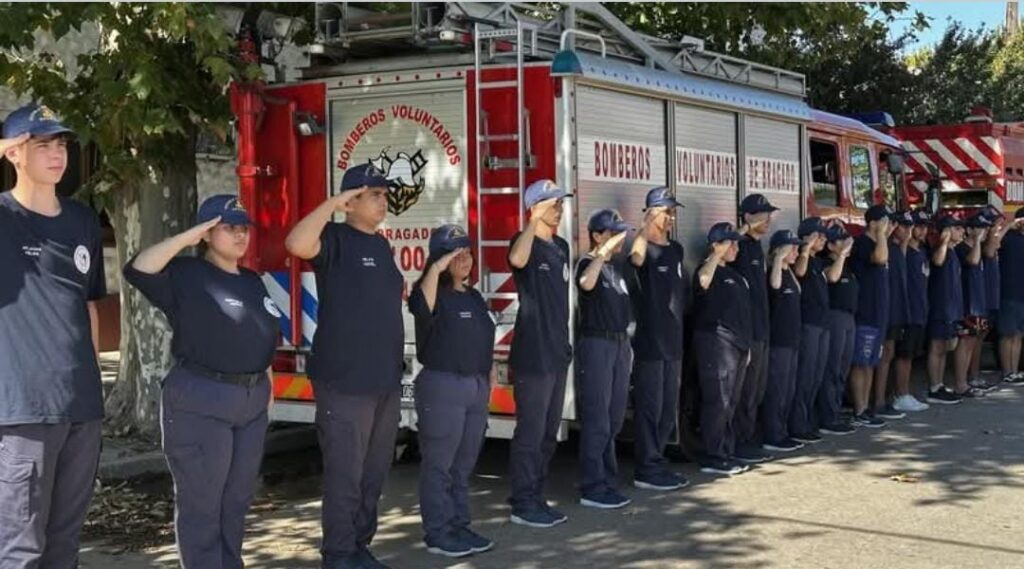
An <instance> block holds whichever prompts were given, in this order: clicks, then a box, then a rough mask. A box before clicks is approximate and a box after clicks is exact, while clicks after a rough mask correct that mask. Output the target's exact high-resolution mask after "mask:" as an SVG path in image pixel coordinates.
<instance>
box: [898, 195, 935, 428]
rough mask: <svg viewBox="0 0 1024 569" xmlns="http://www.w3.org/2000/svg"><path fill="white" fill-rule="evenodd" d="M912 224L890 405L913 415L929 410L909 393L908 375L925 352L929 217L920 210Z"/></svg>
mask: <svg viewBox="0 0 1024 569" xmlns="http://www.w3.org/2000/svg"><path fill="white" fill-rule="evenodd" d="M910 216H911V218H912V220H913V222H914V225H913V227H912V228H911V229H910V240H909V241H907V249H906V254H907V307H908V318H907V327H906V329H905V330H904V332H903V338H902V339H901V340H900V341H898V342H896V346H895V352H896V353H895V356H896V399H895V400H893V403H892V406H893V408H894V409H896V410H897V411H903V412H908V411H909V412H916V411H924V410H926V409H928V404H927V403H922V402H921V401H919V400H918V399H917V398H916V397H914V396H913V395H911V393H910V372H911V371H912V368H913V362H914V358H915V357H917V355H918V354H920V353H921V352H922V351H923V350H924V345H925V326H926V325H927V324H928V274H929V271H930V266H931V263H930V261H929V259H928V249H927V244H926V242H925V239H926V238H927V237H928V228H929V226H930V225H931V216H930V215H928V212H927V211H925V210H923V209H916V210H914V211H912V212H911V213H910Z"/></svg>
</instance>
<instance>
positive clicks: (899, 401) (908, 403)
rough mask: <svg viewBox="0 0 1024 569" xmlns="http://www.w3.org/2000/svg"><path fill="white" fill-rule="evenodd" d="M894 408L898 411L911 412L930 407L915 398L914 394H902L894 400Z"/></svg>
mask: <svg viewBox="0 0 1024 569" xmlns="http://www.w3.org/2000/svg"><path fill="white" fill-rule="evenodd" d="M892 406H893V408H895V409H896V410H897V411H905V412H910V413H916V412H918V411H924V410H926V409H928V404H927V403H922V402H920V401H918V400H917V399H916V398H914V396H913V395H900V396H899V397H897V398H896V400H895V401H893V402H892Z"/></svg>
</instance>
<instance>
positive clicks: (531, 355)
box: [509, 234, 572, 374]
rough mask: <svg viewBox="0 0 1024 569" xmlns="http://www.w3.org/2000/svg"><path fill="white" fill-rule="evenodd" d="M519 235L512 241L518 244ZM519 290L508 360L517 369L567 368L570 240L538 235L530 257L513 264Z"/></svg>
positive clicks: (543, 371) (559, 370) (544, 370)
mask: <svg viewBox="0 0 1024 569" xmlns="http://www.w3.org/2000/svg"><path fill="white" fill-rule="evenodd" d="M517 237H519V234H516V235H515V236H513V238H512V240H511V241H510V249H509V250H511V243H515V240H516V238H517ZM512 278H513V279H514V280H515V283H516V291H517V292H518V293H519V311H518V312H517V313H516V325H515V332H514V333H513V335H512V352H511V354H510V355H509V364H510V365H511V366H512V369H513V371H514V372H517V373H524V372H525V373H537V374H550V373H565V372H566V370H568V369H569V362H570V361H571V360H572V346H571V345H570V344H569V244H568V243H566V241H565V239H562V238H561V237H559V236H557V235H556V236H554V238H553V239H552V240H551V241H545V240H543V239H541V238H539V237H534V239H533V247H532V249H531V250H530V260H529V262H527V263H526V266H525V267H523V268H522V269H517V268H515V267H513V268H512Z"/></svg>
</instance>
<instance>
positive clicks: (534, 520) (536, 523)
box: [509, 506, 567, 528]
mask: <svg viewBox="0 0 1024 569" xmlns="http://www.w3.org/2000/svg"><path fill="white" fill-rule="evenodd" d="M566 519H567V518H566V517H565V516H564V515H563V516H562V518H561V519H559V518H558V517H557V516H555V515H552V514H551V513H549V512H548V511H547V509H546V508H543V507H540V506H538V507H536V508H533V509H529V510H525V509H524V510H512V515H511V516H510V517H509V521H511V522H512V523H514V524H519V525H521V526H527V527H531V528H553V527H555V526H557V525H558V524H560V523H562V522H564V521H565V520H566Z"/></svg>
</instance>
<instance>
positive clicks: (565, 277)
mask: <svg viewBox="0 0 1024 569" xmlns="http://www.w3.org/2000/svg"><path fill="white" fill-rule="evenodd" d="M562 280H563V281H565V282H569V265H562Z"/></svg>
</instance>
